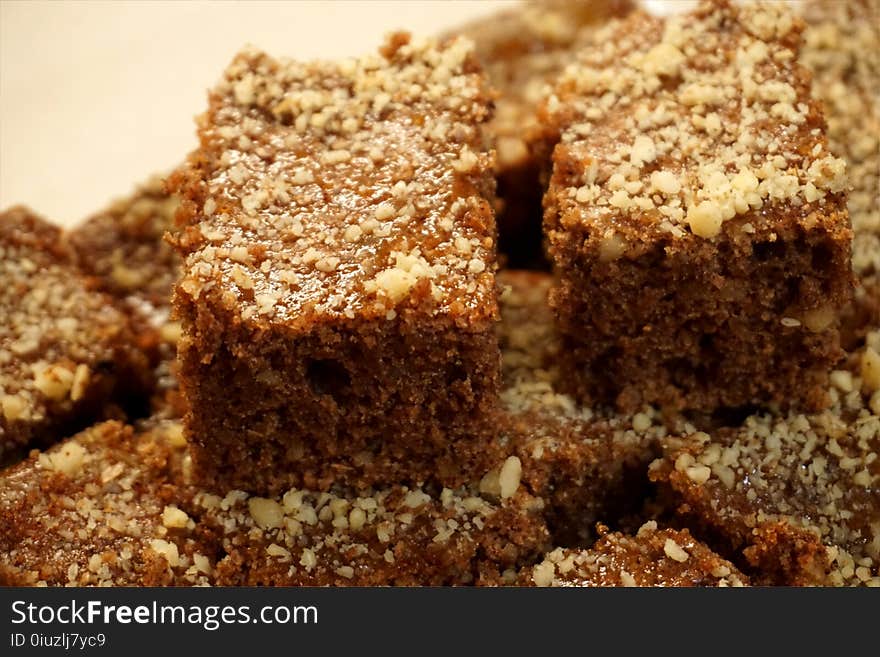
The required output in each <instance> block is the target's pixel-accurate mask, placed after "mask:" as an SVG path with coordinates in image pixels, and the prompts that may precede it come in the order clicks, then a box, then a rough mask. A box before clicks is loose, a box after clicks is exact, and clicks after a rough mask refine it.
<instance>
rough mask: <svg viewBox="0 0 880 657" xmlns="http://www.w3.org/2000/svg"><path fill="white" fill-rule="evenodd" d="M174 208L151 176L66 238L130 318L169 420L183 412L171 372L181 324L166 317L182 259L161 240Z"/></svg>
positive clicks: (158, 406) (159, 407)
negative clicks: (151, 363) (150, 364)
mask: <svg viewBox="0 0 880 657" xmlns="http://www.w3.org/2000/svg"><path fill="white" fill-rule="evenodd" d="M178 205H179V201H178V199H177V198H176V197H174V196H172V195H170V194H168V193H167V192H166V191H165V187H164V181H163V178H162V177H161V176H158V175H156V176H152V177H151V178H149V179H148V180H147V181H146V182H144V183H143V184H141V185H139V186H138V187H137V188H136V189H135V190H134V191H133V192H132V193H131V194H130V195H128V196H125V197H123V198H119V199H117V200H115V201H114V202H113V203H111V204H110V205H109V206H108V207H107V208H105V209H104V210H102V211H101V212H98V213H97V214H95V215H94V216H92V217H90V218H88V219H86V220H85V221H83V222H82V223H81V224H79V225H78V226H77V227H76V228H74V229H73V230H71V231H70V232H69V233H67V235H66V238H67V240H68V241H69V243H70V245H71V247H72V248H73V252H74V254H75V256H76V262H77V264H78V265H79V268H80V269H81V270H83V271H84V272H85V273H86V274H87V275H88V276H89V277H90V280H91V283H92V284H93V285H94V286H95V287H97V288H98V289H100V290H102V291H104V292H106V293H107V294H110V295H111V296H113V297H115V298H116V299H118V300H119V301H120V302H121V307H122V308H124V309H125V310H126V311H128V312H129V314H130V315H131V317H132V321H133V322H134V325H135V327H136V329H137V333H138V342H139V344H140V345H141V346H142V347H143V348H144V349H145V351H147V353H149V355H150V356H151V358H152V360H153V362H154V363H155V373H154V377H155V379H156V388H157V389H156V393H155V394H154V398H153V410H154V412H159V411H161V412H164V413H166V414H167V415H169V416H174V417H178V416H180V415H181V414H182V412H183V407H182V401H181V400H180V398H179V397H180V395H179V391H178V388H177V378H176V376H175V374H174V372H175V369H176V365H175V363H174V361H175V356H176V353H177V339H178V337H179V336H180V325H179V323H178V322H176V321H173V320H171V319H170V318H169V314H170V310H171V294H172V291H173V288H174V284H175V283H176V282H177V279H178V278H179V277H180V269H181V258H180V255H179V254H178V253H177V251H176V250H175V249H174V247H172V246H171V244H169V243H168V242H166V241H165V239H164V237H165V234H166V232H168V231H169V230H171V229H172V228H173V226H174V214H175V212H176V210H177V207H178Z"/></svg>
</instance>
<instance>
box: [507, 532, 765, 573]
mask: <svg viewBox="0 0 880 657" xmlns="http://www.w3.org/2000/svg"><path fill="white" fill-rule="evenodd" d="M517 584H519V585H521V586H674V587H689V586H719V587H727V586H733V587H737V586H748V584H749V578H748V577H746V576H745V575H744V574H743V573H741V572H740V571H739V569H737V567H736V566H734V565H733V564H732V563H730V562H729V561H727V560H726V559H722V558H721V557H720V556H718V555H717V554H715V553H714V552H713V551H712V550H710V549H709V548H708V547H707V546H706V545H705V544H703V543H701V542H700V541H698V540H696V539H695V538H694V537H693V536H691V533H690V532H689V531H688V530H687V529H684V530H680V531H678V530H673V529H658V528H657V523H656V522H653V521H651V522H648V523H646V524H644V525H643V526H642V527H641V528H640V529H639V531H638V533H637V534H636V535H635V536H627V535H624V534H620V533H617V532H613V533H607V534H605V535H604V536H602V538H600V539H599V540H598V541H597V542H596V544H595V545H594V546H593V547H592V548H590V549H587V550H572V549H562V548H557V549H555V550H553V551H552V552H549V553H547V554H546V555H545V557H544V560H543V561H541V562H540V563H538V564H536V565H535V566H532V567H530V568H526V569H524V570H523V572H522V573H520V574H519V576H518V578H517Z"/></svg>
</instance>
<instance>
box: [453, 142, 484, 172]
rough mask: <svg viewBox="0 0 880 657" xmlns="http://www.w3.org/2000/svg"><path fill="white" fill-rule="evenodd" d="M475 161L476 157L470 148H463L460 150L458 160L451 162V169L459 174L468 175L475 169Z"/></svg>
mask: <svg viewBox="0 0 880 657" xmlns="http://www.w3.org/2000/svg"><path fill="white" fill-rule="evenodd" d="M477 161H478V160H477V156H476V155H474V154H473V152H472V151H471V149H470V148H468V147H467V146H465V147H464V148H463V149H462V150H461V155H459V157H458V159H457V160H454V161H453V162H452V168H453V169H455V170H456V171H458V172H459V173H469V172H471V171H473V170H474V169H475V168H476V166H477Z"/></svg>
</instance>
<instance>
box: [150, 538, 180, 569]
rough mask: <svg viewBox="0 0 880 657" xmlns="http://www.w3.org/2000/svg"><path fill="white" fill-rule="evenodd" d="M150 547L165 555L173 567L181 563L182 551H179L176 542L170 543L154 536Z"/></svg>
mask: <svg viewBox="0 0 880 657" xmlns="http://www.w3.org/2000/svg"><path fill="white" fill-rule="evenodd" d="M150 547H151V548H152V549H153V551H154V552H156V553H157V554H159V555H161V556H163V557H165V561H167V562H168V565H169V566H171V567H172V568H176V567H177V566H179V565H180V553H179V552H178V551H177V546H176V545H175V544H174V543H169V542H168V541H166V540H163V539H161V538H154V539H152V540H151V541H150Z"/></svg>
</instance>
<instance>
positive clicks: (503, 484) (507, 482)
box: [498, 456, 522, 499]
mask: <svg viewBox="0 0 880 657" xmlns="http://www.w3.org/2000/svg"><path fill="white" fill-rule="evenodd" d="M521 477H522V462H521V461H520V460H519V457H518V456H510V457H508V459H507V460H506V461H505V462H504V465H502V466H501V473H500V474H499V476H498V484H499V488H500V492H501V499H507V498H509V497H513V495H514V493H516V489H517V488H519V482H520V478H521Z"/></svg>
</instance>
